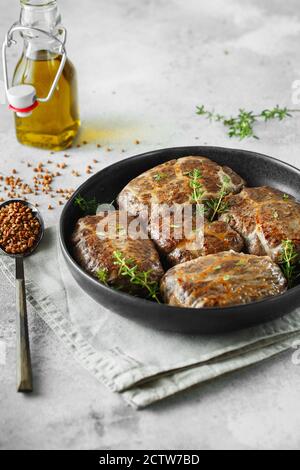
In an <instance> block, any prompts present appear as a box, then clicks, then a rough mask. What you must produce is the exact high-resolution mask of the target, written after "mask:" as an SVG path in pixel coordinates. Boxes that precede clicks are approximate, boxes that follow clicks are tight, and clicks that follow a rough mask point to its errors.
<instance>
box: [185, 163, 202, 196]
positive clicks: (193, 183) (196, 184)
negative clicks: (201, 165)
mask: <svg viewBox="0 0 300 470" xmlns="http://www.w3.org/2000/svg"><path fill="white" fill-rule="evenodd" d="M187 176H189V178H190V188H191V189H192V190H193V191H192V196H191V201H192V202H193V203H194V204H197V205H200V204H201V203H202V200H203V197H204V195H205V190H204V188H203V184H202V183H201V181H200V180H201V179H202V178H203V175H202V173H201V170H199V169H197V168H195V169H194V170H193V171H191V172H189V173H187Z"/></svg>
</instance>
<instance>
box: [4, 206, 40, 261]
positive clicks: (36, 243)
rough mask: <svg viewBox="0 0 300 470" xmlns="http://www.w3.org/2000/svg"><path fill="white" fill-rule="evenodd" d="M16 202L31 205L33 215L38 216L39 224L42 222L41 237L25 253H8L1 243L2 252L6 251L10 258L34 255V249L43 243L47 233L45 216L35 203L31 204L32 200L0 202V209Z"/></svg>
mask: <svg viewBox="0 0 300 470" xmlns="http://www.w3.org/2000/svg"><path fill="white" fill-rule="evenodd" d="M14 202H20V203H21V204H23V205H24V206H26V207H29V209H31V211H32V213H33V215H34V216H35V217H36V219H37V220H38V221H39V224H40V233H39V237H38V238H37V240H36V242H35V244H34V246H33V247H31V248H30V249H29V250H27V251H26V252H25V253H19V254H18V253H17V254H16V253H14V254H12V253H7V252H6V251H5V248H4V247H3V246H2V245H1V244H0V251H1V252H2V253H4V254H5V255H6V256H9V257H10V258H27V257H28V256H30V255H32V254H33V253H34V251H35V250H36V249H37V248H38V246H39V244H40V243H41V241H42V239H43V237H44V233H45V225H44V220H43V217H42V215H41V213H40V211H39V210H38V209H37V208H36V207H35V206H34V205H33V204H30V202H28V201H24V200H23V199H9V200H7V201H5V202H2V203H1V204H0V210H1V209H2V208H3V207H6V206H9V205H10V204H13V203H14Z"/></svg>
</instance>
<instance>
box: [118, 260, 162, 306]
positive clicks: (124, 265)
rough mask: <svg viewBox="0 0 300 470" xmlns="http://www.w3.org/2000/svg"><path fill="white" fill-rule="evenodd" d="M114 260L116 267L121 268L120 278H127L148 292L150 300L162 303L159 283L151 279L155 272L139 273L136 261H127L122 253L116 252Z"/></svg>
mask: <svg viewBox="0 0 300 470" xmlns="http://www.w3.org/2000/svg"><path fill="white" fill-rule="evenodd" d="M113 258H114V265H115V266H118V267H119V275H120V276H124V277H127V278H128V279H129V280H130V282H131V284H133V285H135V286H140V287H142V288H143V289H145V290H146V291H148V296H149V298H150V299H153V300H155V301H156V302H158V303H160V300H159V283H158V282H157V281H152V280H151V278H150V275H151V273H152V272H153V270H152V269H151V270H149V271H143V272H141V271H139V269H138V266H137V265H136V264H135V262H134V260H132V259H126V258H125V257H124V255H123V254H122V253H121V252H120V251H115V252H114V254H113Z"/></svg>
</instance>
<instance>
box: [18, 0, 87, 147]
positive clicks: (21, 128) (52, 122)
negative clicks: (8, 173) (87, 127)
mask: <svg viewBox="0 0 300 470" xmlns="http://www.w3.org/2000/svg"><path fill="white" fill-rule="evenodd" d="M19 24H20V26H21V27H22V28H24V29H22V30H21V34H22V37H23V40H24V48H23V53H22V56H21V58H20V60H19V62H18V64H17V66H16V69H15V72H14V76H13V86H18V85H32V86H33V87H34V88H35V90H36V95H37V96H38V97H41V98H42V97H46V96H47V95H48V93H49V90H50V89H51V86H52V84H53V82H54V81H55V77H56V76H57V74H58V73H59V68H60V66H61V65H62V64H61V61H62V54H61V44H64V43H65V40H66V32H65V30H64V28H62V27H61V26H60V15H59V12H58V7H57V2H56V0H21V16H20V23H19ZM27 28H28V29H27ZM31 28H33V29H31ZM39 29H40V30H42V31H44V32H46V33H48V35H47V34H43V33H42V32H41V33H40V34H39V33H38V30H39ZM39 101H40V103H39V105H38V106H37V107H36V108H35V109H34V110H33V111H32V112H31V114H30V115H27V116H25V117H23V116H24V114H23V115H22V113H21V114H20V113H15V126H16V136H17V139H18V140H19V142H20V143H21V144H24V145H29V146H32V147H39V148H43V149H49V150H52V151H59V150H64V149H66V148H68V147H70V146H71V145H72V143H73V141H74V139H75V137H76V135H77V133H78V129H79V127H80V118H79V109H78V98H77V79H76V70H75V68H74V66H73V64H72V63H71V61H70V60H69V59H68V58H66V61H65V64H64V67H63V69H62V71H61V75H60V78H59V81H58V83H57V86H56V87H55V89H54V91H53V94H52V96H51V99H49V101H47V100H46V99H45V98H44V99H43V98H42V99H40V100H39Z"/></svg>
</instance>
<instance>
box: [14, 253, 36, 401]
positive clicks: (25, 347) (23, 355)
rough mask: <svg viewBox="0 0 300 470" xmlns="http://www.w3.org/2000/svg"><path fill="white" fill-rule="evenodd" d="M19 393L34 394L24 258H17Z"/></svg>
mask: <svg viewBox="0 0 300 470" xmlns="http://www.w3.org/2000/svg"><path fill="white" fill-rule="evenodd" d="M16 309H17V391H18V392H20V393H26V392H32V391H33V387H32V369H31V358H30V345H29V334H28V319H27V307H26V292H25V277H24V262H23V258H16Z"/></svg>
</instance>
